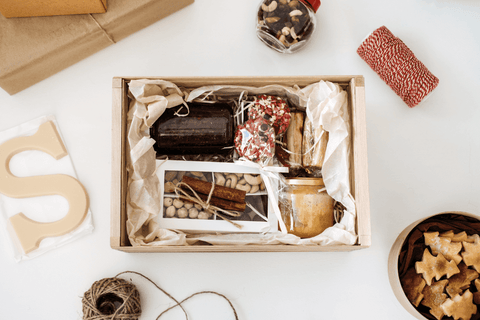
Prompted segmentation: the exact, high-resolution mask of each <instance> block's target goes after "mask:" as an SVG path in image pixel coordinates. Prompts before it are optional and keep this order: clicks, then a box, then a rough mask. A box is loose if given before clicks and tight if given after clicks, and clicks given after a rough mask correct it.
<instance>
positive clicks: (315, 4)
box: [300, 0, 322, 13]
mask: <svg viewBox="0 0 480 320" xmlns="http://www.w3.org/2000/svg"><path fill="white" fill-rule="evenodd" d="M300 1H301V2H303V3H304V4H305V5H307V6H310V7H311V8H312V9H313V11H314V12H315V13H317V10H318V8H320V5H321V4H322V3H321V1H320V0H300Z"/></svg>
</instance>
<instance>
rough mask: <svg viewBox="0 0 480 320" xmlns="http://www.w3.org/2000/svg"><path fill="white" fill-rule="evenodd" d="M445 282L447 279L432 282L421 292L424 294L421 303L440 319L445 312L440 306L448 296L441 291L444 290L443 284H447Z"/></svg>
mask: <svg viewBox="0 0 480 320" xmlns="http://www.w3.org/2000/svg"><path fill="white" fill-rule="evenodd" d="M447 283H448V280H447V279H445V280H442V281H438V282H434V283H432V285H431V286H426V287H425V288H424V289H423V292H422V293H423V295H424V298H423V300H422V304H423V305H424V306H427V307H429V308H430V313H431V314H432V315H433V316H434V317H435V318H437V319H438V320H440V319H442V318H443V316H444V315H445V312H444V311H443V309H442V308H441V307H440V306H441V305H442V303H444V302H445V301H446V300H447V298H448V296H447V295H446V294H445V293H443V292H444V291H445V286H446V285H447Z"/></svg>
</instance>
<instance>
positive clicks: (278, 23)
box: [257, 0, 320, 53]
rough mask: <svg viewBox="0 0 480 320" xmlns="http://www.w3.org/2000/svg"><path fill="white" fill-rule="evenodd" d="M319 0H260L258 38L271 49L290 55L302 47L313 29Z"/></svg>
mask: <svg viewBox="0 0 480 320" xmlns="http://www.w3.org/2000/svg"><path fill="white" fill-rule="evenodd" d="M319 7H320V0H262V2H261V3H260V7H259V8H258V15H257V36H258V37H259V38H260V40H262V41H263V42H264V43H265V44H266V45H267V46H269V47H270V48H272V49H274V50H276V51H278V52H281V53H293V52H295V51H298V50H300V49H301V48H303V47H304V46H305V45H306V44H307V42H308V40H309V39H310V38H311V36H312V34H313V31H314V30H315V26H316V19H315V13H316V12H317V9H318V8H319Z"/></svg>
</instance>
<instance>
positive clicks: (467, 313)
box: [440, 290, 477, 320]
mask: <svg viewBox="0 0 480 320" xmlns="http://www.w3.org/2000/svg"><path fill="white" fill-rule="evenodd" d="M440 307H441V308H442V310H443V312H445V314H446V315H447V316H449V317H453V319H455V320H458V319H462V320H469V319H470V318H471V317H472V315H473V314H475V313H477V306H476V305H475V304H474V303H473V294H472V293H471V292H470V290H467V291H465V293H464V294H463V296H462V295H456V296H455V297H454V298H453V299H447V300H446V301H445V302H444V303H442V305H441V306H440Z"/></svg>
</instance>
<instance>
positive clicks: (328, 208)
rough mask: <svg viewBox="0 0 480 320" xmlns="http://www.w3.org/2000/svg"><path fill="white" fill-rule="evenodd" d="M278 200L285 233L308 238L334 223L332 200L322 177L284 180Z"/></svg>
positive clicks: (333, 201) (333, 203) (333, 202)
mask: <svg viewBox="0 0 480 320" xmlns="http://www.w3.org/2000/svg"><path fill="white" fill-rule="evenodd" d="M285 184H286V185H285V187H284V188H283V189H282V190H280V192H279V196H278V201H279V208H280V211H281V213H282V219H283V221H284V222H285V225H286V227H287V231H288V233H292V234H294V235H296V236H298V237H300V238H311V237H314V236H316V235H319V234H320V233H322V232H323V231H324V230H325V229H327V228H328V227H331V226H333V224H334V205H335V200H334V199H333V198H332V197H330V196H329V195H328V194H327V191H326V189H325V185H324V183H323V179H322V178H291V179H285Z"/></svg>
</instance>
